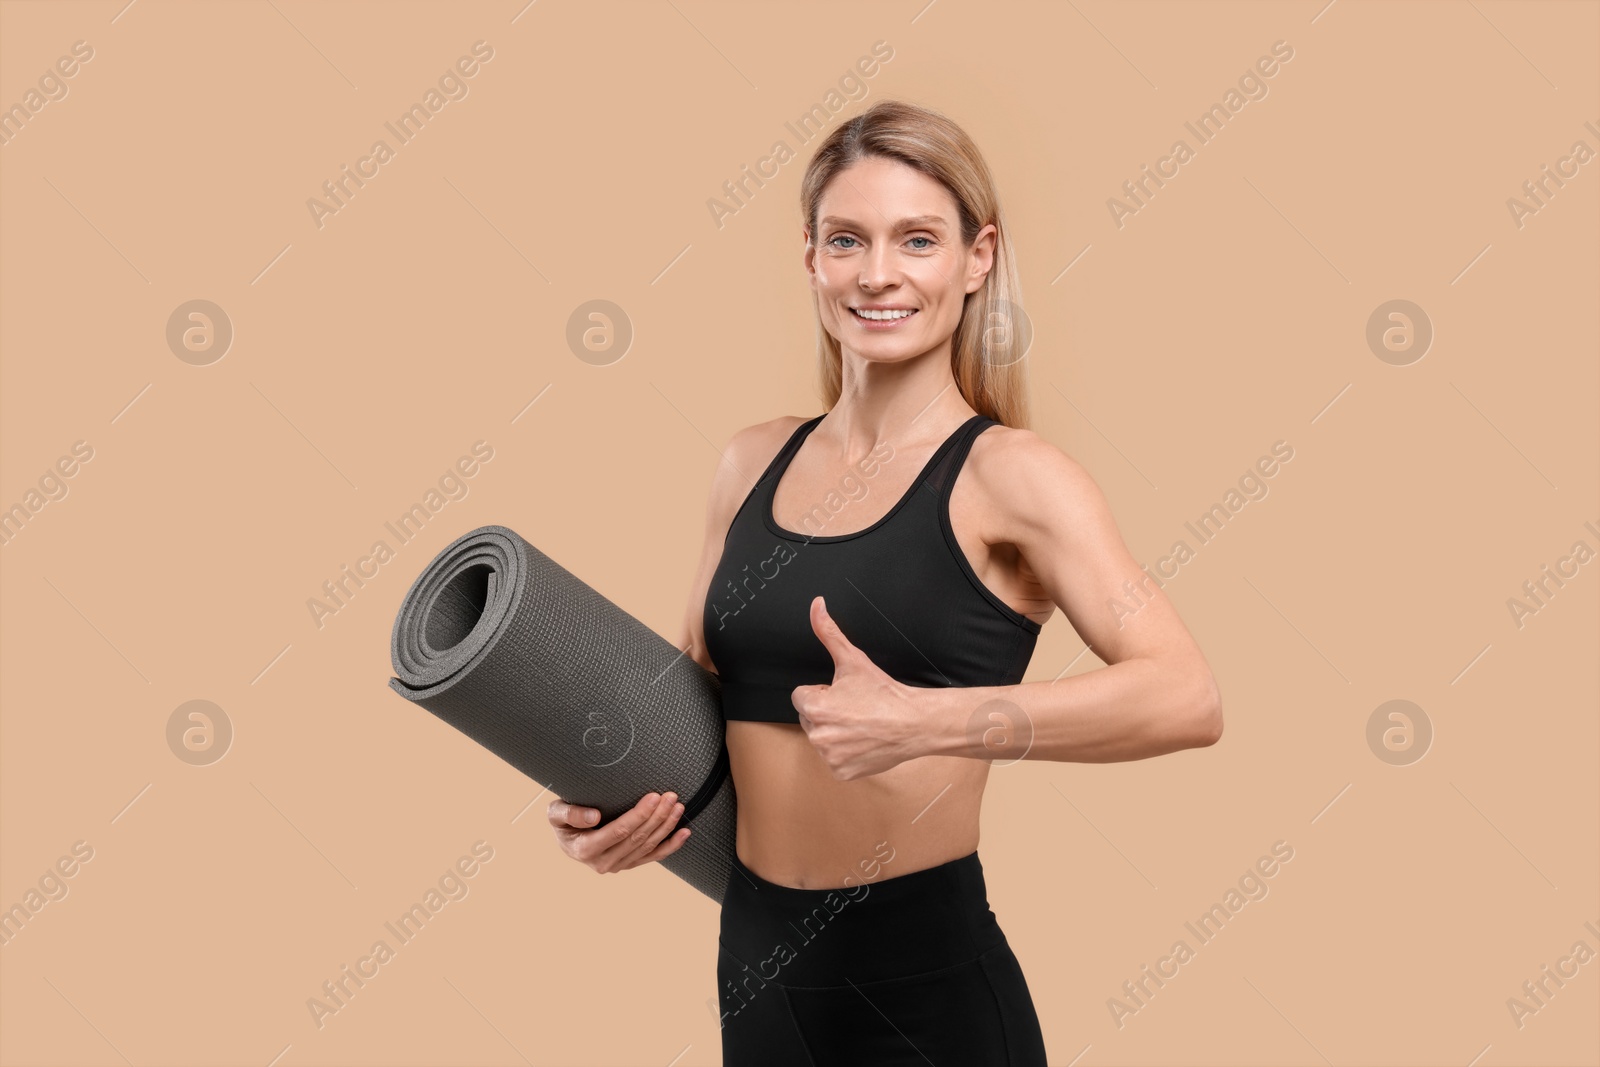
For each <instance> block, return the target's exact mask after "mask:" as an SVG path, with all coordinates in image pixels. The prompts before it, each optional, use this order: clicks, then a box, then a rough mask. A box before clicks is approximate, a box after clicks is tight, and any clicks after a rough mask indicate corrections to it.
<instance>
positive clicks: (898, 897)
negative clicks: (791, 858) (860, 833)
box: [717, 852, 1045, 1067]
mask: <svg viewBox="0 0 1600 1067" xmlns="http://www.w3.org/2000/svg"><path fill="white" fill-rule="evenodd" d="M733 868H734V869H733V875H732V877H731V878H730V879H729V882H728V890H727V893H726V894H725V895H724V897H723V900H722V925H721V936H720V937H719V938H718V951H717V988H718V990H719V991H720V1007H721V1016H722V1062H723V1064H724V1067H846V1065H855V1064H862V1065H868V1064H870V1065H873V1067H880V1065H892V1064H917V1065H918V1067H926V1065H927V1064H929V1063H932V1064H934V1065H935V1067H947V1065H948V1067H986V1065H993V1067H1044V1063H1045V1058H1044V1035H1043V1033H1042V1032H1041V1030H1040V1028H1039V1017H1038V1014H1037V1013H1036V1012H1035V1010H1034V1006H1033V998H1032V997H1031V996H1030V995H1029V993H1028V983H1027V980H1026V979H1025V978H1024V977H1023V974H1022V968H1021V966H1020V965H1019V964H1018V963H1017V958H1016V956H1015V955H1014V954H1013V953H1012V951H1011V947H1010V945H1008V944H1007V943H1006V938H1005V934H1003V933H1002V932H1001V930H1000V924H999V923H998V922H997V921H996V919H995V916H994V912H992V911H990V910H989V902H988V896H987V892H986V890H985V888H984V881H983V866H982V864H980V863H979V862H978V854H977V853H976V852H972V853H970V854H968V855H966V856H963V857H961V858H960V859H955V860H951V861H949V862H948V863H941V864H939V865H938V866H937V867H928V868H924V869H923V870H920V871H912V872H911V873H910V874H904V875H900V876H897V877H884V878H879V879H878V880H876V881H872V882H860V883H858V884H852V885H850V886H847V887H845V888H842V889H795V888H793V887H791V886H784V885H777V884H775V883H773V882H769V881H767V880H766V879H764V878H762V877H761V876H760V875H758V874H756V873H755V872H754V871H752V870H750V869H749V868H748V867H746V866H745V865H744V864H743V863H741V862H740V861H739V858H738V856H737V855H735V856H734V860H733Z"/></svg>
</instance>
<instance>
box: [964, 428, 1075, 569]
mask: <svg viewBox="0 0 1600 1067" xmlns="http://www.w3.org/2000/svg"><path fill="white" fill-rule="evenodd" d="M967 465H968V466H970V467H972V468H973V476H974V477H973V483H974V488H975V489H976V490H977V492H978V494H979V496H980V497H981V499H982V502H983V505H984V509H983V510H984V512H985V513H986V514H987V515H989V516H990V517H991V518H992V520H993V522H992V529H990V530H989V531H987V534H988V535H987V536H986V537H985V540H987V541H990V542H991V543H995V542H1008V543H1011V544H1026V543H1028V542H1029V541H1037V540H1038V539H1039V538H1040V537H1041V536H1042V535H1045V534H1047V533H1049V532H1051V531H1054V532H1055V533H1056V534H1058V535H1059V534H1060V533H1061V532H1062V528H1063V526H1064V525H1067V526H1071V525H1075V524H1077V523H1081V522H1086V521H1098V520H1099V519H1100V518H1101V517H1102V515H1103V514H1104V513H1105V511H1106V504H1105V496H1104V494H1103V493H1102V492H1101V491H1100V487H1099V485H1097V484H1096V483H1095V480H1094V478H1093V477H1092V476H1091V475H1090V474H1089V472H1088V470H1086V469H1085V468H1084V466H1083V465H1082V464H1081V463H1079V462H1078V461H1077V460H1075V459H1073V458H1072V457H1071V456H1069V455H1067V454H1066V453H1065V452H1063V451H1062V450H1061V449H1060V448H1059V447H1057V446H1056V445H1055V444H1054V443H1053V442H1051V441H1048V440H1046V439H1045V438H1043V437H1041V436H1039V434H1037V433H1035V432H1034V431H1032V430H1028V429H1022V428H1019V427H1014V426H1006V425H1004V424H998V425H994V426H990V427H988V428H987V429H985V430H984V431H983V432H982V433H980V434H979V435H978V436H977V437H976V438H975V439H974V440H973V442H972V451H971V452H970V453H969V454H968V456H967Z"/></svg>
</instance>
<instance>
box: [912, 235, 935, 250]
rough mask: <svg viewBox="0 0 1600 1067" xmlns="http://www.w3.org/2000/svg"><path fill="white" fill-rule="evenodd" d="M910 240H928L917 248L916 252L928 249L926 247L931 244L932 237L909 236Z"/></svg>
mask: <svg viewBox="0 0 1600 1067" xmlns="http://www.w3.org/2000/svg"><path fill="white" fill-rule="evenodd" d="M911 240H913V241H927V242H928V244H926V245H924V246H922V247H921V248H919V249H917V251H918V252H924V251H926V250H927V249H928V247H929V246H931V245H932V244H933V238H931V237H913V238H911Z"/></svg>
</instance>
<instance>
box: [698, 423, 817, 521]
mask: <svg viewBox="0 0 1600 1067" xmlns="http://www.w3.org/2000/svg"><path fill="white" fill-rule="evenodd" d="M806 418H807V416H803V415H779V416H777V417H775V418H771V419H767V420H766V421H765V422H757V423H753V424H751V425H749V426H746V427H744V428H742V429H739V430H735V431H734V433H733V435H732V436H731V437H729V438H728V440H727V443H726V444H724V445H723V446H722V458H721V459H720V460H719V461H718V463H717V470H716V474H715V475H714V476H713V477H712V482H711V494H710V499H709V500H708V502H707V504H708V506H707V511H708V520H709V524H710V525H711V526H713V527H716V528H719V529H720V530H724V531H725V530H726V529H727V528H728V525H729V524H730V523H731V522H732V521H733V516H734V513H735V512H736V511H738V509H739V505H740V504H741V503H742V502H743V501H744V498H745V497H746V496H748V495H749V494H750V490H751V489H753V488H755V484H756V479H758V478H760V477H761V472H762V471H764V470H766V469H767V465H768V464H770V463H771V462H772V461H773V459H774V458H775V457H776V456H777V455H778V450H779V449H781V448H783V443H784V442H785V441H787V440H788V439H789V436H790V435H791V434H793V433H794V431H795V428H796V427H798V426H799V425H800V424H801V423H803V422H805V421H806Z"/></svg>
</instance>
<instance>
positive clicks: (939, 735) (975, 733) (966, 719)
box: [910, 686, 1000, 759]
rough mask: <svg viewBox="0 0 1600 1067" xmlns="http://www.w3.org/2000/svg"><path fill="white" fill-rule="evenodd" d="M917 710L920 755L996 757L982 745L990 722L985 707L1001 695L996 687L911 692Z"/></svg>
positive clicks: (944, 687)
mask: <svg viewBox="0 0 1600 1067" xmlns="http://www.w3.org/2000/svg"><path fill="white" fill-rule="evenodd" d="M910 692H911V693H912V694H913V696H912V702H913V705H914V706H915V708H916V713H917V722H918V723H919V726H918V729H917V746H918V749H919V751H918V753H917V754H918V755H920V756H966V757H969V758H977V759H987V758H990V757H992V756H993V753H991V752H989V751H988V750H987V749H986V748H985V747H984V744H983V738H984V734H985V731H986V730H987V729H988V726H989V723H988V720H987V718H986V717H985V715H984V713H983V711H982V710H980V709H981V708H982V707H983V705H984V704H986V703H987V702H989V701H990V700H992V699H994V697H995V696H996V695H997V694H998V693H999V692H1000V687H996V686H941V687H936V688H927V689H911V690H910Z"/></svg>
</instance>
